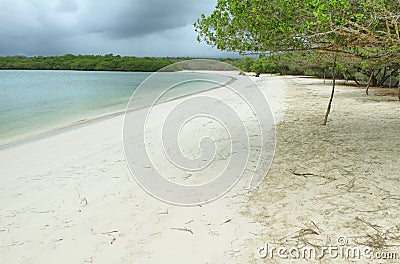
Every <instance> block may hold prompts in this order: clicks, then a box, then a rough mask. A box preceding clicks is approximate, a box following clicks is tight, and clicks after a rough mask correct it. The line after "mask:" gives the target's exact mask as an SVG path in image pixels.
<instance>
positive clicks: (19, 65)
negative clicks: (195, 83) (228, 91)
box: [0, 54, 239, 72]
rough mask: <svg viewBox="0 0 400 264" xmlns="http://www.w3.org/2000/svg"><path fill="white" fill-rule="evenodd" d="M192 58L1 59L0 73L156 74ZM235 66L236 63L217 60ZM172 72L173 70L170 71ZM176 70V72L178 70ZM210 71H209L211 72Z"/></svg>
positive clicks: (53, 57) (88, 56)
mask: <svg viewBox="0 0 400 264" xmlns="http://www.w3.org/2000/svg"><path fill="white" fill-rule="evenodd" d="M189 59H191V58H189V57H186V58H152V57H144V58H138V57H121V56H120V55H113V54H107V55H104V56H101V55H72V54H67V55H64V56H50V57H43V56H38V57H25V56H7V57H0V70H77V71H133V72H135V71H136V72H155V71H158V70H160V69H162V68H164V67H165V66H168V65H171V64H173V63H176V62H181V61H185V60H189ZM217 60H219V61H222V62H226V63H230V64H233V65H237V64H238V61H239V59H229V58H219V59H217ZM170 69H172V68H170ZM177 70H179V69H177ZM210 70H211V69H210Z"/></svg>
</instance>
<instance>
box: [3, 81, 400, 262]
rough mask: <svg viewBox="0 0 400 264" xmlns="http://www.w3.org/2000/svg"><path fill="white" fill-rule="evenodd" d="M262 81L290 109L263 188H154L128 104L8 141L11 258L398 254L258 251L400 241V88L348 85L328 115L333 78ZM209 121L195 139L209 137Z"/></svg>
mask: <svg viewBox="0 0 400 264" xmlns="http://www.w3.org/2000/svg"><path fill="white" fill-rule="evenodd" d="M257 82H258V84H259V86H260V87H261V89H262V90H263V92H264V93H265V95H267V97H268V99H269V101H270V103H271V106H272V109H273V111H274V114H275V118H276V120H277V121H281V122H280V123H279V125H278V127H277V148H276V153H275V159H274V162H273V164H272V167H271V170H270V172H269V174H268V175H267V177H266V178H265V179H264V181H263V184H262V185H261V186H260V187H259V188H258V190H257V191H254V192H251V193H250V194H248V193H243V192H241V190H238V189H235V188H234V189H233V190H231V191H230V192H228V193H227V194H225V195H224V196H223V197H222V198H220V199H218V200H216V201H214V202H212V203H209V204H205V205H202V206H195V207H181V206H174V205H169V204H166V203H163V202H160V201H159V200H157V199H155V198H153V197H152V196H150V195H148V194H147V193H146V192H145V191H144V190H143V189H142V188H140V187H139V185H138V184H137V183H136V181H135V180H134V179H133V177H132V176H131V175H130V172H129V169H128V167H127V165H126V162H125V160H124V154H123V147H122V121H123V116H122V115H121V116H116V117H112V118H109V119H106V120H103V121H99V122H94V123H90V124H88V125H85V126H82V127H79V128H77V129H72V130H69V131H66V132H63V133H61V134H57V135H53V136H49V137H46V138H43V139H40V140H36V141H33V142H27V143H24V144H21V145H16V146H13V147H10V148H7V149H3V150H1V151H0V161H1V163H0V171H1V177H0V256H1V259H2V262H4V263H293V262H296V263H297V262H299V263H314V262H316V261H318V262H320V263H351V262H354V261H355V262H356V263H397V261H398V260H374V261H372V260H365V259H362V258H361V259H355V260H354V259H350V260H348V259H339V258H336V259H332V258H327V257H325V258H324V259H322V260H305V259H301V260H294V259H282V258H278V257H275V258H273V259H271V258H269V257H268V258H265V259H261V258H258V257H257V248H258V247H260V246H263V245H264V243H267V242H269V243H270V245H273V246H275V247H279V246H283V247H286V248H290V247H298V248H302V247H304V246H312V247H315V248H316V249H317V250H319V249H321V247H322V246H328V245H332V246H333V245H336V244H337V238H338V237H340V236H343V237H345V238H346V239H347V242H348V245H349V246H360V247H365V246H369V247H372V248H373V249H374V250H376V251H379V252H398V249H399V244H400V243H399V236H400V229H399V221H398V219H399V210H400V204H399V198H400V190H399V186H400V185H399V184H398V183H399V173H398V172H399V171H400V170H399V164H400V155H399V147H400V146H399V143H400V138H399V133H398V132H399V131H400V127H399V122H398V117H399V114H400V107H399V103H398V101H397V97H396V95H395V93H393V94H390V93H389V94H387V92H385V91H386V90H384V89H378V88H377V89H371V92H370V93H371V94H370V96H366V95H365V94H364V91H363V89H361V88H360V89H357V88H354V87H348V86H344V85H339V87H338V90H337V94H336V96H335V99H334V105H333V110H332V113H331V116H330V118H329V122H328V125H327V126H322V121H323V116H324V113H325V108H326V105H327V102H328V98H329V93H330V84H329V82H327V83H326V84H323V81H322V80H317V79H312V78H306V77H275V76H262V77H260V78H257ZM341 83H342V81H340V82H339V84H341ZM219 91H220V90H218V89H216V90H213V91H210V92H207V93H211V94H214V95H218V93H219ZM383 93H386V94H383ZM166 104H168V103H166ZM166 104H165V105H166ZM165 105H164V107H166V106H165ZM160 107H163V106H161V105H160ZM286 107H287V110H286V112H285V109H286ZM161 110H162V109H161ZM284 113H285V114H284ZM196 131H199V129H197V130H196V126H193V127H192V130H191V132H193V133H192V134H191V135H190V133H189V134H188V135H187V136H186V140H187V141H186V143H188V144H190V143H191V142H192V143H195V144H197V143H198V141H197V139H196V135H197V134H196V133H197V132H196Z"/></svg>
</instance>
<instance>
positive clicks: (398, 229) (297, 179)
mask: <svg viewBox="0 0 400 264" xmlns="http://www.w3.org/2000/svg"><path fill="white" fill-rule="evenodd" d="M284 79H285V81H286V82H287V83H288V86H289V89H288V92H287V94H288V96H287V101H286V102H287V104H288V106H289V108H288V110H287V111H286V113H285V117H284V120H283V121H282V123H281V124H280V125H279V126H278V132H277V149H276V154H275V159H274V163H273V165H272V167H271V170H270V172H269V174H268V176H267V178H266V179H265V180H264V184H263V186H261V187H260V189H259V190H258V192H256V193H253V194H252V196H251V198H250V202H249V203H248V208H247V212H246V215H247V216H249V215H250V216H251V217H252V218H253V219H254V220H255V221H257V222H259V223H262V225H263V229H262V231H261V232H260V233H259V234H258V235H257V238H255V239H253V240H252V241H249V242H248V244H249V245H250V244H251V242H253V243H254V246H256V244H257V243H258V246H262V245H263V243H265V242H269V243H270V245H273V246H275V247H280V246H283V247H285V248H287V249H290V248H291V247H297V248H302V247H304V246H310V247H314V248H316V249H317V250H321V249H322V246H331V245H332V246H335V245H336V246H337V245H338V242H337V239H338V238H339V237H340V236H344V237H346V239H347V241H348V246H353V247H354V246H359V247H360V248H364V247H365V246H369V247H371V248H374V249H375V250H376V251H377V252H397V257H398V258H399V259H400V250H399V249H400V217H399V216H400V122H399V117H400V104H399V102H398V98H397V96H396V91H395V90H393V89H392V90H390V91H389V92H388V91H387V90H388V89H379V88H375V89H373V90H372V91H371V93H370V96H366V95H365V93H364V89H362V88H359V89H357V88H354V87H348V86H344V83H343V81H339V87H338V89H337V93H336V95H335V98H334V102H333V109H332V112H331V115H330V117H329V122H328V125H327V126H323V125H322V122H323V118H324V113H325V109H326V106H327V103H328V100H329V95H330V89H331V88H330V86H331V84H328V83H327V84H326V85H324V84H323V81H322V80H316V79H312V78H305V77H300V78H297V77H284ZM340 84H341V85H340ZM255 240H257V242H254V241H255ZM344 248H345V249H346V247H344ZM333 255H335V254H333ZM399 259H397V260H391V261H389V260H386V261H383V260H368V259H365V258H361V259H360V260H358V259H350V260H349V261H347V260H344V259H341V258H339V257H338V258H336V259H330V258H329V256H328V257H325V258H323V259H322V260H320V261H316V260H314V261H311V263H314V262H318V263H349V262H352V261H353V260H354V261H356V262H357V263H398V261H399ZM248 262H250V263H293V262H296V263H310V261H307V260H304V259H303V260H300V261H295V260H293V259H291V260H290V259H289V260H283V259H281V258H279V257H277V256H276V257H275V258H274V259H271V258H270V256H268V257H267V258H266V259H258V260H257V259H255V258H254V256H251V257H250V259H249V261H248Z"/></svg>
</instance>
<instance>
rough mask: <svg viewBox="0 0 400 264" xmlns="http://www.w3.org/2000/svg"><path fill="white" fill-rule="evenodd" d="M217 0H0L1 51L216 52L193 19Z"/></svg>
mask: <svg viewBox="0 0 400 264" xmlns="http://www.w3.org/2000/svg"><path fill="white" fill-rule="evenodd" d="M215 4H216V0H207V1H188V0H118V1H109V0H86V1H77V0H57V1H54V0H2V1H1V2H0V37H1V40H0V55H14V54H23V55H52V54H54V55H59V54H65V53H81V54H87V53H90V54H103V53H111V52H112V53H115V54H121V55H135V56H218V55H222V53H220V52H218V51H216V50H214V49H211V48H210V47H208V46H205V44H199V43H197V42H196V41H195V33H194V30H193V27H192V24H193V22H195V21H196V19H197V18H198V17H199V16H200V14H201V13H209V12H211V10H212V8H213V7H214V6H215Z"/></svg>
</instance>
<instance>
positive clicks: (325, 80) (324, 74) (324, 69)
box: [324, 68, 326, 84]
mask: <svg viewBox="0 0 400 264" xmlns="http://www.w3.org/2000/svg"><path fill="white" fill-rule="evenodd" d="M325 83H326V68H324V84H325Z"/></svg>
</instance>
